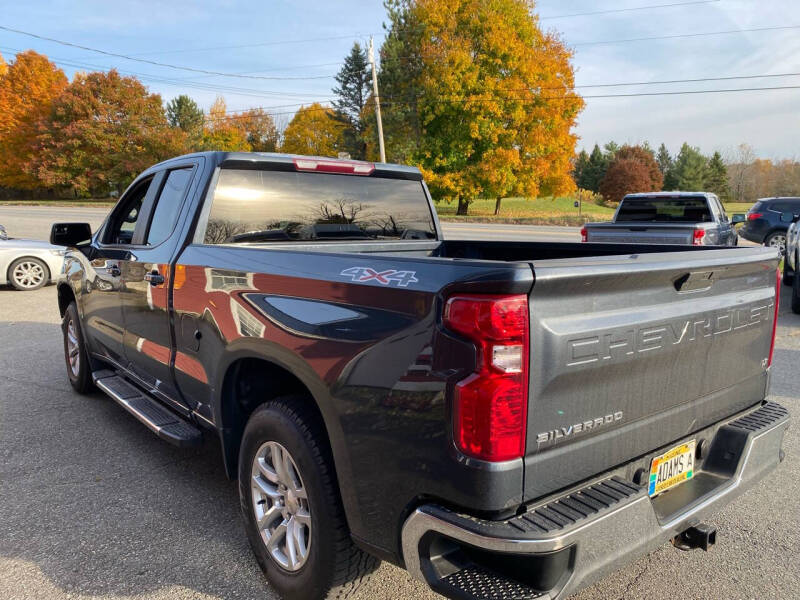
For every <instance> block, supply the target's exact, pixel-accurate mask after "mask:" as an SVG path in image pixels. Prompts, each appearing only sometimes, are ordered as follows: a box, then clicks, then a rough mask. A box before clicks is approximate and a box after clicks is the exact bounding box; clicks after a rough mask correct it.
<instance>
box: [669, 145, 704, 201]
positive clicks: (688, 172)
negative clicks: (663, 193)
mask: <svg viewBox="0 0 800 600" xmlns="http://www.w3.org/2000/svg"><path fill="white" fill-rule="evenodd" d="M674 171H675V178H676V183H677V188H678V189H680V190H682V191H684V192H698V191H701V190H702V189H703V188H704V187H705V183H706V172H707V171H708V161H707V160H706V157H705V156H703V155H702V154H701V153H700V150H699V149H698V148H694V147H692V146H690V145H689V144H687V143H686V142H684V143H683V146H681V151H680V152H679V153H678V157H677V158H676V159H675V169H674Z"/></svg>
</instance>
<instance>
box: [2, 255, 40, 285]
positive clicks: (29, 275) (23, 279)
mask: <svg viewBox="0 0 800 600" xmlns="http://www.w3.org/2000/svg"><path fill="white" fill-rule="evenodd" d="M49 280H50V270H49V269H48V268H47V265H46V264H44V263H43V262H42V261H41V260H39V259H38V258H18V259H17V260H15V261H14V262H13V263H11V266H10V267H9V268H8V281H9V283H10V284H11V285H12V286H13V287H14V288H16V289H18V290H20V291H23V292H29V291H31V290H38V289H39V288H40V287H42V286H44V285H46V284H47V282H48V281H49Z"/></svg>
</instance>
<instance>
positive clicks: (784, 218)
mask: <svg viewBox="0 0 800 600" xmlns="http://www.w3.org/2000/svg"><path fill="white" fill-rule="evenodd" d="M792 221H794V215H793V214H792V213H790V212H782V213H781V223H791V222H792Z"/></svg>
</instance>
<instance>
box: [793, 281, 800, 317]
mask: <svg viewBox="0 0 800 600" xmlns="http://www.w3.org/2000/svg"><path fill="white" fill-rule="evenodd" d="M792 312H793V313H794V314H796V315H800V277H795V278H794V281H792Z"/></svg>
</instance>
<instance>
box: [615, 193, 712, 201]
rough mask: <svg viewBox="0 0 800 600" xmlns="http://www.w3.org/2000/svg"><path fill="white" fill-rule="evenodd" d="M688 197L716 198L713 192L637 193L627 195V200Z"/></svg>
mask: <svg viewBox="0 0 800 600" xmlns="http://www.w3.org/2000/svg"><path fill="white" fill-rule="evenodd" d="M686 196H705V197H706V198H708V197H709V196H716V194H713V193H711V192H637V193H635V194H626V195H625V197H624V198H623V200H624V199H625V198H653V197H657V198H681V197H686Z"/></svg>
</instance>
